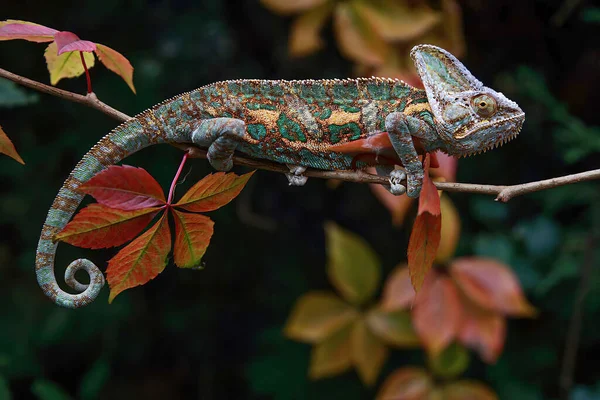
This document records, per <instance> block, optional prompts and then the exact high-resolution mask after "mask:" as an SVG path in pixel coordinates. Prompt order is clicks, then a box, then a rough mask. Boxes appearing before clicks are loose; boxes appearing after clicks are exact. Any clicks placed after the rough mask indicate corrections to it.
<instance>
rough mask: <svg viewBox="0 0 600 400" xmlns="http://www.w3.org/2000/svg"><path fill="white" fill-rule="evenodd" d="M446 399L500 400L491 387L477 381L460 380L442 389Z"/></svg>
mask: <svg viewBox="0 0 600 400" xmlns="http://www.w3.org/2000/svg"><path fill="white" fill-rule="evenodd" d="M442 393H443V398H444V400H498V396H497V395H496V393H494V392H493V391H492V389H490V388H489V387H487V386H486V385H484V384H483V383H480V382H475V381H467V380H463V381H458V382H454V383H450V384H449V385H446V386H445V387H444V389H443V391H442Z"/></svg>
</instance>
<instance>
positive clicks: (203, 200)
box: [174, 171, 254, 212]
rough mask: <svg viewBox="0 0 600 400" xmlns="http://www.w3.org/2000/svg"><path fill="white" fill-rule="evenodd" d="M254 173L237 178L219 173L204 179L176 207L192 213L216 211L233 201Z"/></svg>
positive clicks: (231, 174) (232, 174) (229, 174)
mask: <svg viewBox="0 0 600 400" xmlns="http://www.w3.org/2000/svg"><path fill="white" fill-rule="evenodd" d="M253 173H254V171H252V172H249V173H247V174H244V175H242V176H237V175H236V174H234V173H228V174H226V173H224V172H217V173H215V174H210V175H207V176H205V177H204V178H202V180H200V181H199V182H197V183H196V184H195V185H194V186H192V187H191V188H190V190H188V191H187V193H186V194H184V195H183V197H182V198H181V200H179V202H178V203H177V204H175V205H174V206H176V207H181V208H183V209H184V210H187V211H192V212H206V211H213V210H216V209H218V208H220V207H222V206H224V205H225V204H227V203H229V202H230V201H231V200H233V199H234V198H235V197H236V196H237V195H238V194H240V192H241V191H242V189H243V188H244V186H245V185H246V183H247V182H248V179H250V177H251V176H252V174H253Z"/></svg>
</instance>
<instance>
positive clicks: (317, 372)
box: [308, 324, 352, 379]
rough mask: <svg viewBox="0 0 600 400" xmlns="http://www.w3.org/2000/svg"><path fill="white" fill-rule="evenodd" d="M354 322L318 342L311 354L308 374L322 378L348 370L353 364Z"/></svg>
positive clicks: (311, 376) (312, 377) (314, 377)
mask: <svg viewBox="0 0 600 400" xmlns="http://www.w3.org/2000/svg"><path fill="white" fill-rule="evenodd" d="M351 333H352V324H348V325H346V326H345V327H343V328H342V329H339V330H338V331H337V332H335V333H333V334H332V335H330V336H328V337H327V338H326V339H325V340H324V341H322V342H320V343H319V344H317V345H316V346H315V347H314V348H313V350H312V354H311V359H310V367H309V371H308V376H309V377H310V378H311V379H320V378H325V377H328V376H333V375H337V374H340V373H342V372H344V371H346V370H347V369H348V368H350V367H351V366H352V340H351Z"/></svg>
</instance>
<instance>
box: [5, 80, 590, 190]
mask: <svg viewBox="0 0 600 400" xmlns="http://www.w3.org/2000/svg"><path fill="white" fill-rule="evenodd" d="M0 77H3V78H6V79H10V80H11V81H13V82H16V83H18V84H21V85H23V86H27V87H29V88H32V89H35V90H38V91H40V92H44V93H48V94H51V95H53V96H57V97H61V98H63V99H66V100H70V101H74V102H76V103H81V104H85V105H86V106H88V107H92V108H95V109H97V110H100V111H102V112H103V113H105V114H106V115H108V116H110V117H112V118H114V119H116V120H118V121H121V122H123V121H126V120H128V119H130V118H131V117H130V116H128V115H127V114H124V113H122V112H120V111H118V110H116V109H114V108H112V107H110V106H109V105H107V104H105V103H103V102H102V101H100V100H98V98H97V97H96V95H95V94H94V93H89V94H88V95H87V96H82V95H80V94H76V93H72V92H69V91H66V90H62V89H57V88H55V87H52V86H48V85H45V84H43V83H40V82H36V81H33V80H31V79H27V78H24V77H22V76H19V75H16V74H13V73H12V72H8V71H6V70H4V69H1V68H0ZM173 145H174V146H175V147H178V148H180V149H181V150H184V151H186V152H188V153H189V156H190V157H191V158H206V150H205V149H201V148H199V147H196V146H194V145H193V144H192V143H177V144H173ZM233 162H234V164H236V165H242V166H246V167H251V168H256V169H263V170H266V171H274V172H280V173H284V174H287V173H289V169H288V167H287V166H285V165H282V164H277V163H274V162H270V161H263V160H256V159H252V158H246V157H240V156H234V157H233ZM304 175H306V176H308V177H313V178H322V179H338V180H342V181H346V182H357V183H375V184H379V185H386V186H387V185H389V180H388V179H387V178H386V177H382V176H377V175H373V174H369V173H367V172H364V171H360V170H357V171H323V170H316V169H308V170H306V172H305V173H304ZM595 179H600V169H596V170H591V171H586V172H581V173H579V174H573V175H566V176H561V177H558V178H552V179H546V180H542V181H536V182H529V183H524V184H521V185H511V186H497V185H479V184H473V183H451V182H435V186H436V187H437V188H438V189H441V190H445V191H447V192H464V193H479V194H488V195H495V196H496V201H502V202H507V201H509V200H510V199H512V198H514V197H516V196H520V195H523V194H526V193H532V192H537V191H540V190H545V189H550V188H554V187H558V186H564V185H569V184H572V183H577V182H583V181H589V180H595Z"/></svg>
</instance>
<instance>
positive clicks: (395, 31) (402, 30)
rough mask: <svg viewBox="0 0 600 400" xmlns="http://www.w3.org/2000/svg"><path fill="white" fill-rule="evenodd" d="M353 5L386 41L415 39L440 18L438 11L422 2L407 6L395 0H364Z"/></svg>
mask: <svg viewBox="0 0 600 400" xmlns="http://www.w3.org/2000/svg"><path fill="white" fill-rule="evenodd" d="M355 7H356V11H357V13H360V15H362V16H363V17H364V19H365V21H366V22H367V23H368V24H369V26H370V28H371V29H372V30H373V31H374V32H375V33H376V34H377V35H378V36H379V37H381V38H382V39H383V40H384V41H386V42H393V41H408V40H414V39H417V38H418V37H419V36H421V35H423V34H425V33H426V32H428V31H429V30H431V29H432V28H433V27H434V26H435V25H437V24H438V23H439V22H440V20H441V15H440V13H438V12H436V11H434V10H432V9H431V8H429V7H428V6H426V5H425V4H423V3H420V5H415V6H409V5H408V4H407V3H406V2H399V1H397V0H385V1H382V2H366V1H365V2H356V3H355Z"/></svg>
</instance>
